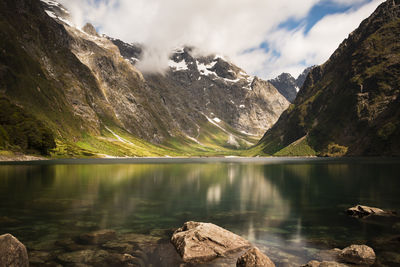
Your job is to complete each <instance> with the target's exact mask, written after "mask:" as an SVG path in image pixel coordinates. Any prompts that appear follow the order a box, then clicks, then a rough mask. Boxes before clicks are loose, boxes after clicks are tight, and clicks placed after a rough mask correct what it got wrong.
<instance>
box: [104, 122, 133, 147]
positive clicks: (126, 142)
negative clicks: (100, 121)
mask: <svg viewBox="0 0 400 267" xmlns="http://www.w3.org/2000/svg"><path fill="white" fill-rule="evenodd" d="M105 128H106V129H107V131H109V132H110V133H112V135H114V136H115V138H117V139H118V141H120V142H122V143H125V144H129V145H133V146H134V145H135V144H134V143H132V142H130V141H128V140H126V139H125V138H122V137H121V136H119V135H118V134H116V133H114V132H113V131H112V130H111V129H110V128H108V127H107V126H105Z"/></svg>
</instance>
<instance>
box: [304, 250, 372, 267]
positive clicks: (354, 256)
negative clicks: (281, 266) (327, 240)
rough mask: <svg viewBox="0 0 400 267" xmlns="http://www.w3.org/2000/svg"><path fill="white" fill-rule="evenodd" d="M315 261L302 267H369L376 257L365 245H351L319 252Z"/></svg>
mask: <svg viewBox="0 0 400 267" xmlns="http://www.w3.org/2000/svg"><path fill="white" fill-rule="evenodd" d="M315 259H316V260H313V261H310V262H309V263H307V265H304V266H308V267H314V266H316V267H318V266H346V265H343V264H342V263H348V264H352V265H354V264H356V265H362V266H370V265H372V264H374V262H375V260H376V256H375V252H374V250H373V249H372V248H370V247H368V246H366V245H351V246H349V247H346V248H344V249H342V250H341V249H338V248H334V249H330V250H321V251H320V252H318V253H317V254H316V255H315ZM317 260H318V261H317ZM327 264H331V265H327ZM332 264H341V265H332Z"/></svg>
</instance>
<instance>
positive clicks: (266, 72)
mask: <svg viewBox="0 0 400 267" xmlns="http://www.w3.org/2000/svg"><path fill="white" fill-rule="evenodd" d="M381 2H383V1H382V0H374V1H372V2H370V3H368V4H365V5H363V6H361V7H360V8H358V9H352V10H350V11H348V12H346V13H340V14H333V15H328V16H325V17H324V18H323V19H321V20H320V21H318V22H317V23H316V24H315V25H314V26H313V27H312V28H311V29H310V30H309V32H307V33H306V32H305V27H300V28H297V29H295V30H292V31H288V30H284V29H281V30H276V31H273V32H270V34H269V35H268V37H267V42H268V43H269V45H270V47H271V49H273V50H275V51H276V52H277V53H278V54H279V57H277V56H273V55H272V56H270V57H269V58H268V59H267V60H266V61H264V68H261V71H260V72H259V74H260V76H264V77H265V76H267V77H268V76H269V77H274V76H276V75H279V74H280V73H282V72H284V71H285V72H290V73H292V74H293V75H295V76H296V75H298V74H300V73H301V71H302V70H303V69H304V67H306V66H311V65H315V64H322V63H324V62H325V61H326V60H327V59H328V58H329V56H330V55H331V54H332V53H333V52H334V51H335V50H336V48H337V47H338V46H339V44H340V43H341V42H342V41H343V40H344V39H345V38H347V36H348V35H349V33H351V32H352V31H353V30H355V29H356V28H357V27H358V26H359V24H360V23H361V21H362V20H363V19H365V18H367V17H368V16H369V15H370V14H371V13H372V12H373V11H374V10H375V9H376V7H377V6H378V5H379V4H380V3H381Z"/></svg>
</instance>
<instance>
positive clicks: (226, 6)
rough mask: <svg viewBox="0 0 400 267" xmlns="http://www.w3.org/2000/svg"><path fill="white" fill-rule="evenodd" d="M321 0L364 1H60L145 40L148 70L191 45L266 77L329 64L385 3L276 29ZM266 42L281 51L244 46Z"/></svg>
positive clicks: (103, 26) (80, 19) (79, 16)
mask: <svg viewBox="0 0 400 267" xmlns="http://www.w3.org/2000/svg"><path fill="white" fill-rule="evenodd" d="M321 1H322V2H326V1H331V2H332V3H333V2H335V3H336V4H341V5H350V4H349V2H352V3H356V2H357V3H359V2H363V1H365V0H352V1H349V0H302V1H293V0H280V1H271V0H102V1H98V0H60V2H62V4H64V5H65V6H66V7H67V8H68V9H70V11H71V13H72V14H73V16H74V18H73V19H74V22H75V23H76V24H77V25H80V26H82V25H83V24H84V23H86V22H87V21H88V22H91V23H93V24H94V25H95V26H96V27H97V28H98V29H100V32H101V33H105V34H107V35H109V36H112V37H116V38H120V39H122V40H124V41H127V42H140V43H143V44H144V45H145V46H146V47H147V48H148V49H147V50H146V55H145V56H146V57H145V60H144V62H143V63H142V65H141V67H142V69H144V70H157V71H161V70H162V69H163V68H164V67H166V66H167V63H168V56H169V53H170V51H171V50H172V49H173V48H175V47H177V46H180V45H183V44H188V45H193V46H196V47H199V48H200V49H201V50H203V51H209V52H215V53H219V54H223V55H225V56H227V57H228V58H230V59H232V60H233V61H234V62H235V63H237V64H238V65H239V66H240V67H242V68H244V69H245V70H246V71H249V72H251V73H255V74H258V75H260V76H261V77H264V78H268V77H272V76H273V75H275V74H277V73H278V72H282V71H286V72H292V73H293V74H297V73H298V72H300V70H301V69H303V68H304V66H305V65H312V64H321V63H323V61H324V60H326V59H327V58H328V56H329V55H330V54H331V53H332V52H333V50H334V48H335V47H337V45H338V44H339V43H340V41H342V40H343V38H344V37H345V36H346V35H347V34H348V33H349V32H350V31H352V30H353V29H354V28H355V27H356V26H357V24H358V23H359V22H361V20H362V18H365V17H367V16H368V15H369V13H371V12H372V11H373V9H374V8H375V7H376V6H377V3H378V2H382V1H379V0H374V1H373V2H372V3H369V4H365V5H363V6H362V7H361V8H360V9H358V10H355V11H351V12H348V13H345V14H340V15H334V16H330V17H325V18H324V19H323V20H321V21H320V22H319V23H318V24H316V25H315V26H314V27H313V28H312V29H311V31H310V32H309V33H307V34H305V33H304V29H303V28H298V29H296V30H294V31H285V30H281V29H278V25H279V24H281V23H282V22H285V21H286V20H288V19H293V20H301V19H303V18H304V17H306V15H307V14H308V12H309V11H310V10H311V8H312V7H313V6H314V5H316V4H317V3H320V2H321ZM335 16H336V17H335ZM265 41H267V42H268V44H269V46H270V47H271V48H273V49H274V50H275V51H276V52H278V53H280V55H281V56H280V57H276V56H274V54H273V53H271V52H266V51H265V50H263V49H255V50H254V49H253V51H252V52H248V53H243V51H247V50H249V49H251V48H257V47H259V46H260V44H261V43H263V42H265ZM303 63H305V64H303Z"/></svg>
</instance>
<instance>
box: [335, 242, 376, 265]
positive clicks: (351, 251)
mask: <svg viewBox="0 0 400 267" xmlns="http://www.w3.org/2000/svg"><path fill="white" fill-rule="evenodd" d="M339 257H340V258H341V259H342V261H344V262H347V263H353V264H359V265H372V264H374V263H375V260H376V256H375V252H374V250H373V249H372V248H370V247H368V246H366V245H351V246H350V247H347V248H345V249H343V250H342V252H341V253H340V254H339Z"/></svg>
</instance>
